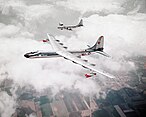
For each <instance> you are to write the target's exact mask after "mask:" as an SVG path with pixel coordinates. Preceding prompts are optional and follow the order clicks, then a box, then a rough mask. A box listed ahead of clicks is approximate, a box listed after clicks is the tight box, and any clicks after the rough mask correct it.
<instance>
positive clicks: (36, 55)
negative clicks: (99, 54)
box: [24, 50, 91, 59]
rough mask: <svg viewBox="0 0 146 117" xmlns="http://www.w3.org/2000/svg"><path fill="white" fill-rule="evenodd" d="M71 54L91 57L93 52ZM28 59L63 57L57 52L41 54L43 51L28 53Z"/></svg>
mask: <svg viewBox="0 0 146 117" xmlns="http://www.w3.org/2000/svg"><path fill="white" fill-rule="evenodd" d="M69 52H70V53H72V54H74V55H76V56H85V55H89V54H90V53H91V52H90V51H85V50H83V51H69ZM24 56H25V57H26V58H31V59H33V58H55V57H62V56H60V55H59V54H57V53H56V52H41V51H36V52H30V53H26V54H25V55H24Z"/></svg>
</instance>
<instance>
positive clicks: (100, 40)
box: [86, 36, 104, 51]
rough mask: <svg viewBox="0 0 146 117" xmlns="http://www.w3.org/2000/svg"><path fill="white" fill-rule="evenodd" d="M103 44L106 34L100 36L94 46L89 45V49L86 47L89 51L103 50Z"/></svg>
mask: <svg viewBox="0 0 146 117" xmlns="http://www.w3.org/2000/svg"><path fill="white" fill-rule="evenodd" d="M103 45H104V36H100V37H99V38H98V40H97V42H96V43H95V44H94V45H93V46H92V47H89V48H88V49H86V50H87V51H88V50H91V51H93V50H94V51H103Z"/></svg>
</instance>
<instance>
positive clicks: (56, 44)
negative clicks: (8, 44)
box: [24, 34, 114, 78]
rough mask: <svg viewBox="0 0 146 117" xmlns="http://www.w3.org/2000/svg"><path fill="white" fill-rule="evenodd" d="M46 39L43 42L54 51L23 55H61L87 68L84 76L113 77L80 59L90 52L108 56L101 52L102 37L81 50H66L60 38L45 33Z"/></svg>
mask: <svg viewBox="0 0 146 117" xmlns="http://www.w3.org/2000/svg"><path fill="white" fill-rule="evenodd" d="M47 36H48V39H45V40H43V42H47V43H50V44H51V46H52V48H53V49H54V52H41V51H35V52H30V53H26V54H25V55H24V56H25V57H26V58H30V59H34V58H56V57H63V58H64V59H66V60H70V61H72V62H73V63H76V64H79V65H81V66H82V67H84V68H86V69H89V70H90V73H88V74H85V76H86V78H89V77H92V76H94V75H96V73H99V74H101V75H104V76H106V77H108V78H114V76H113V75H111V74H108V73H106V72H104V71H101V70H98V69H97V68H96V67H95V64H91V63H89V62H88V61H87V60H82V59H81V57H82V56H86V55H90V54H91V53H94V52H96V53H99V54H102V55H104V56H108V55H107V54H106V53H105V52H103V44H104V37H103V36H100V37H99V39H98V40H97V42H96V43H95V44H94V45H93V46H92V47H89V48H87V49H85V50H81V51H68V50H67V47H63V43H60V40H57V39H55V37H54V36H52V35H49V34H47Z"/></svg>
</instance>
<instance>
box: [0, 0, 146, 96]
mask: <svg viewBox="0 0 146 117" xmlns="http://www.w3.org/2000/svg"><path fill="white" fill-rule="evenodd" d="M78 2H80V4H78ZM81 2H82V4H81ZM95 2H96V4H95ZM123 2H124V1H121V2H119V3H117V2H116V1H115V0H110V1H106V0H104V1H100V3H99V1H93V2H91V1H90V3H89V1H80V0H79V1H72V0H69V1H67V2H57V3H58V6H60V4H62V5H64V4H67V5H69V6H68V7H69V8H71V9H73V10H78V11H81V12H86V11H101V10H103V9H106V10H107V11H108V12H116V13H117V12H121V11H122V10H123V9H122V8H121V4H123ZM13 3H15V2H14V0H13ZM13 3H12V2H10V3H9V4H7V6H6V7H4V5H3V7H2V6H1V11H3V14H5V15H6V16H9V15H10V14H11V12H12V13H13V14H15V17H16V18H18V19H19V20H18V19H16V20H15V21H12V22H10V24H11V25H9V24H8V25H5V24H2V23H1V24H0V27H1V29H0V37H1V38H0V50H1V54H0V58H1V59H0V73H5V72H8V77H10V78H12V79H14V81H15V82H17V83H19V84H20V85H22V86H23V85H25V84H27V83H30V84H32V85H33V86H34V87H35V88H36V89H38V90H41V89H43V88H47V87H52V90H53V91H54V93H57V92H58V91H60V90H62V89H72V88H76V89H79V90H80V92H81V93H83V94H88V93H89V92H91V91H90V89H92V93H93V92H94V93H98V92H99V90H100V88H99V86H98V85H97V84H95V82H94V81H91V80H88V81H86V79H84V76H83V75H84V73H86V72H87V70H84V69H83V68H81V67H80V66H79V65H74V64H73V63H71V62H70V61H66V60H63V59H61V58H57V59H40V60H29V59H26V58H24V57H23V55H24V54H25V53H26V52H30V51H36V50H46V51H49V50H50V51H52V48H51V46H50V45H47V44H43V43H41V42H37V41H35V40H33V39H34V37H35V36H36V35H38V34H39V33H40V32H39V31H41V32H42V33H41V34H42V35H46V34H44V32H45V31H44V29H45V28H46V27H47V26H48V24H49V26H50V27H55V26H56V25H55V24H53V23H54V22H55V21H54V20H56V19H57V18H58V16H61V15H62V14H61V13H62V12H59V10H61V9H57V8H54V7H53V6H52V5H47V4H44V3H43V4H33V5H32V4H30V5H27V4H26V3H24V2H21V1H20V4H19V5H18V1H17V2H16V3H15V4H13ZM59 3H60V4H59ZM71 3H73V4H71ZM93 3H94V4H93ZM98 3H99V4H98ZM87 4H89V5H87ZM80 5H81V7H80ZM90 8H93V9H90ZM119 8H120V10H117V9H119ZM71 15H72V14H70V16H71ZM63 17H64V19H66V17H67V16H66V15H63ZM145 17H146V16H145V14H137V15H134V16H125V15H116V14H114V15H108V16H105V17H102V16H99V15H97V14H95V15H92V16H90V17H87V18H83V20H84V27H82V28H79V29H75V31H74V33H72V32H67V31H66V32H65V33H70V37H66V36H62V35H58V36H56V37H57V38H59V39H60V38H61V40H62V41H63V42H64V43H65V44H66V45H67V46H68V47H69V49H83V48H86V47H87V46H86V45H87V44H88V45H93V44H94V43H95V41H96V40H97V38H98V37H99V36H100V35H104V36H105V51H106V52H107V53H109V54H110V55H111V56H113V57H114V59H113V60H109V59H104V58H99V59H97V58H98V56H96V55H94V56H91V57H88V58H89V59H91V58H92V57H93V58H92V59H91V60H92V61H93V62H95V63H96V64H97V66H98V67H99V68H101V69H102V67H103V66H104V67H106V68H107V69H109V70H111V71H117V70H127V69H126V67H127V63H126V62H123V61H119V60H120V59H122V58H123V57H124V56H126V57H128V56H133V55H145V47H146V46H145V43H146V42H145V34H146V32H145V31H146V29H145V23H146V22H145ZM10 18H11V17H10ZM48 20H49V21H50V23H48V22H49V21H48ZM70 22H73V20H71V21H70ZM12 24H13V25H12ZM40 24H41V25H40ZM50 27H49V28H50ZM38 29H40V30H38ZM55 29H56V27H55ZM32 30H33V31H32ZM56 30H57V29H56ZM56 30H55V31H54V33H56V32H57V31H56ZM35 34H36V35H35ZM61 34H63V32H61ZM74 34H75V35H74ZM44 37H45V38H46V36H44ZM128 65H131V63H128ZM131 66H133V65H131ZM88 72H89V71H88ZM103 81H104V80H103Z"/></svg>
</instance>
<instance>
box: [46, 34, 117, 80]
mask: <svg viewBox="0 0 146 117" xmlns="http://www.w3.org/2000/svg"><path fill="white" fill-rule="evenodd" d="M47 36H48V39H49V40H50V43H51V45H52V47H53V49H54V50H55V51H56V53H57V54H59V55H61V56H62V57H64V58H66V59H68V60H71V61H72V62H74V63H77V64H79V65H81V66H83V67H85V68H87V69H89V70H92V71H95V72H97V73H99V74H101V75H104V76H106V77H109V78H115V77H114V76H113V75H111V74H108V73H106V72H104V71H101V70H97V68H96V67H95V66H94V65H93V64H90V63H88V62H85V61H84V60H82V59H80V58H78V57H76V56H74V55H73V54H71V53H70V52H68V51H67V50H66V49H64V48H62V46H61V45H60V44H59V43H58V42H57V41H55V38H54V37H53V36H52V37H53V38H51V37H50V36H51V35H49V34H47Z"/></svg>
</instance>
